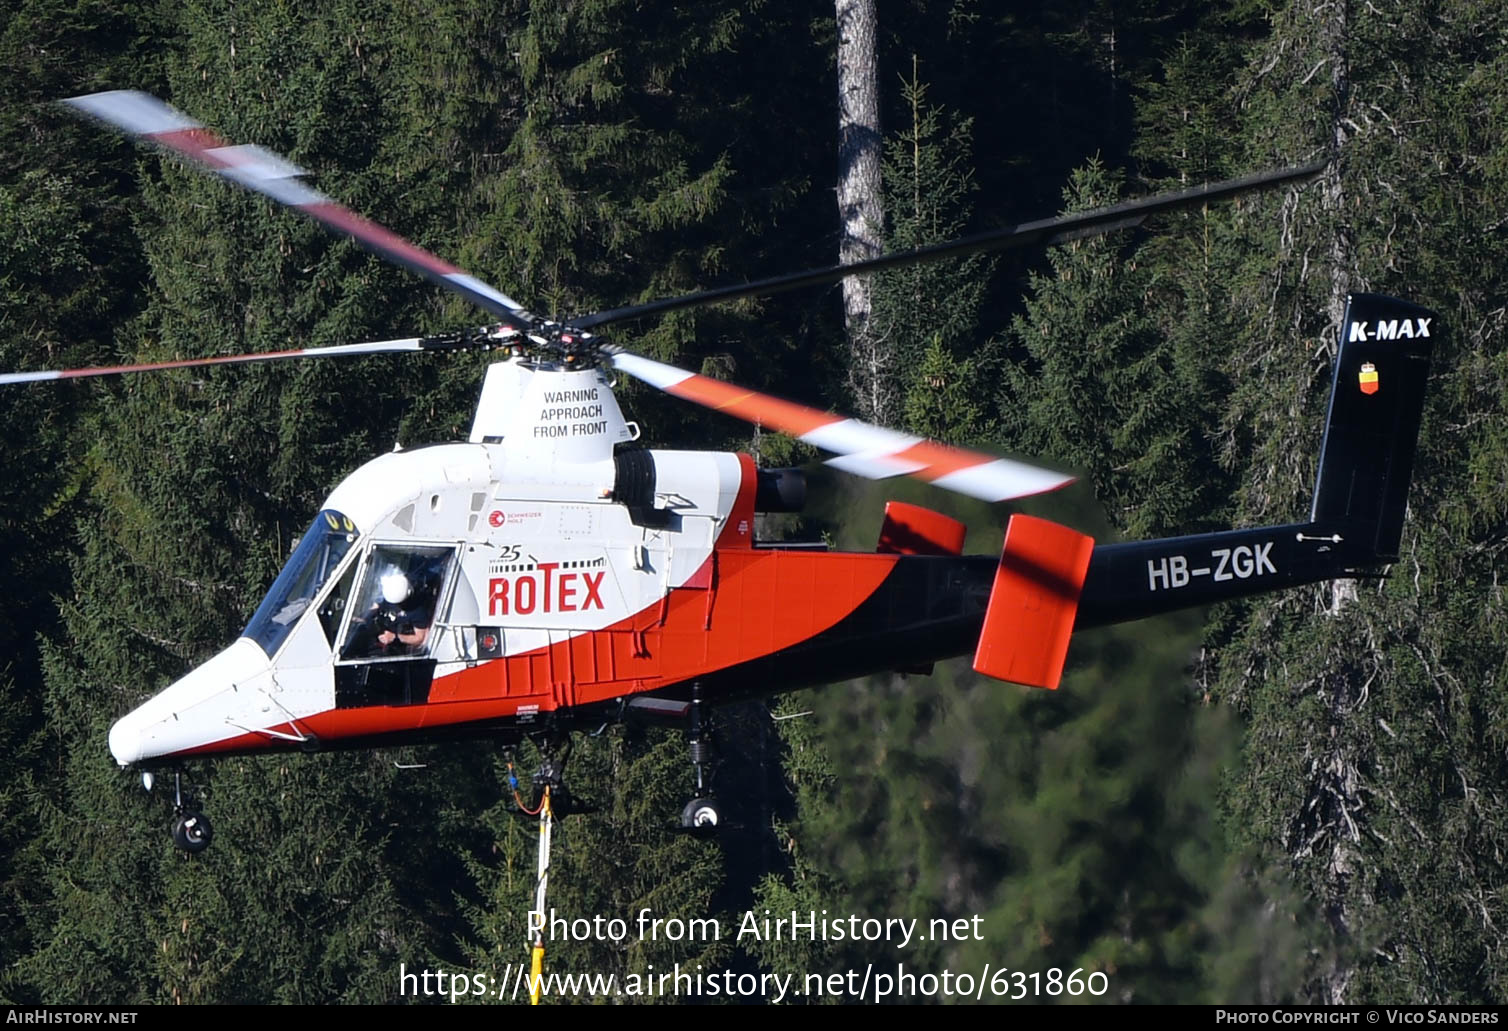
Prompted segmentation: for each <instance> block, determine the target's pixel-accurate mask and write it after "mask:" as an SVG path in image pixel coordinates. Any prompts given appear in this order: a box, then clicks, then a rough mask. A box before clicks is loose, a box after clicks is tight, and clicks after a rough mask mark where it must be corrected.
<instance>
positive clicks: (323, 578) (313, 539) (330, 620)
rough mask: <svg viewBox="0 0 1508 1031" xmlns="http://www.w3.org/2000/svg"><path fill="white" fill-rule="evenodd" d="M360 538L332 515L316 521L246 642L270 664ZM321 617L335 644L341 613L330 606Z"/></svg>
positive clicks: (343, 520) (338, 515) (247, 633)
mask: <svg viewBox="0 0 1508 1031" xmlns="http://www.w3.org/2000/svg"><path fill="white" fill-rule="evenodd" d="M357 536H358V534H357V531H356V525H355V524H354V523H352V522H351V520H350V519H348V518H346V517H345V516H344V515H342V514H341V513H339V512H336V511H334V510H333V509H326V510H325V511H323V512H321V513H319V515H317V516H315V517H314V522H313V524H311V525H310V527H309V529H308V530H307V531H306V532H305V533H304V536H303V537H302V538H300V540H299V542H298V546H297V547H295V548H294V549H293V554H292V555H291V556H290V557H289V559H288V564H287V565H285V566H284V567H283V571H282V572H281V573H279V574H278V578H277V579H276V580H274V581H273V584H272V589H271V590H269V591H268V592H267V597H266V598H264V599H262V604H261V605H259V606H257V611H256V613H255V614H254V615H253V616H252V617H251V622H250V623H248V624H246V629H245V631H243V632H242V634H241V636H242V637H248V638H250V639H251V640H252V641H254V642H256V644H257V645H258V646H259V647H260V648H261V649H262V651H264V652H266V653H267V657H268V658H271V657H272V656H273V655H274V654H275V653H276V652H277V650H278V649H279V648H281V647H282V645H283V642H284V641H286V640H287V639H288V635H289V634H290V633H292V632H293V628H294V627H295V626H296V625H298V621H299V617H301V616H302V615H303V614H304V613H305V611H307V610H308V608H309V606H310V605H311V604H313V602H314V599H315V598H317V597H319V593H320V591H322V590H323V589H324V586H325V584H326V583H327V582H328V581H329V579H330V577H331V576H332V575H333V574H334V573H335V571H336V570H337V569H338V568H339V567H340V563H341V560H342V559H343V558H345V557H346V554H347V552H349V551H350V550H351V548H352V546H353V545H355V543H356V538H357ZM340 593H341V592H339V591H337V592H336V594H340ZM320 616H321V621H322V622H323V623H324V625H325V634H326V636H328V637H330V638H332V640H333V638H334V634H335V629H336V624H337V623H338V622H339V619H340V611H339V607H338V606H337V607H336V608H335V609H334V610H333V611H332V610H331V606H330V604H329V603H328V602H327V603H326V605H325V609H324V611H322V612H321V613H320Z"/></svg>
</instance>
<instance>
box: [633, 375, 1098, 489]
mask: <svg viewBox="0 0 1508 1031" xmlns="http://www.w3.org/2000/svg"><path fill="white" fill-rule="evenodd" d="M612 361H613V367H614V368H616V369H618V370H619V371H621V372H625V373H627V374H628V375H630V376H633V377H634V378H636V379H641V380H643V381H644V382H645V383H648V384H649V385H650V386H653V387H658V388H659V389H660V390H663V391H665V392H666V393H667V394H670V395H672V396H674V397H679V398H683V399H685V400H687V401H693V402H695V403H696V404H699V405H702V406H704V407H706V408H711V409H713V410H714V411H718V412H726V413H728V414H729V415H733V416H737V417H738V418H740V419H743V420H745V421H747V422H751V423H756V424H758V425H760V426H767V427H770V428H772V429H776V430H779V431H781V432H782V433H789V434H790V435H791V436H793V437H796V438H798V439H800V440H804V441H806V442H807V443H808V444H812V445H815V446H816V447H819V448H821V449H822V450H824V451H833V452H836V453H837V456H838V457H836V458H832V459H828V463H827V464H828V465H831V466H834V467H835V468H838V469H842V470H844V471H845V472H850V473H855V474H857V475H859V476H865V477H868V478H869V479H871V480H884V479H889V478H890V477H892V476H914V477H916V478H917V479H919V480H925V481H927V482H928V483H932V484H935V485H936V486H938V487H945V488H947V489H948V490H952V491H957V492H958V493H960V494H967V495H969V496H970V497H974V498H980V499H981V500H984V501H1009V500H1011V499H1012V498H1024V497H1028V496H1030V495H1032V494H1042V493H1045V492H1046V491H1050V490H1057V489H1058V488H1059V487H1063V486H1066V485H1068V484H1070V483H1072V482H1073V479H1074V478H1073V477H1072V476H1068V475H1065V474H1063V473H1060V472H1055V471H1053V470H1051V469H1043V468H1040V467H1038V466H1035V465H1029V464H1028V463H1026V462H1016V461H1012V460H1011V459H1008V458H995V457H993V456H991V455H983V454H980V453H978V452H977V451H968V450H965V449H964V448H958V447H952V446H950V445H947V444H939V443H937V442H936V441H932V440H927V439H925V438H923V437H916V436H912V435H910V434H907V433H899V432H897V431H895V430H887V429H884V428H883V427H880V426H872V425H870V424H869V423H867V422H860V421H859V420H858V419H849V418H846V417H844V416H841V415H834V414H833V413H831V412H822V411H818V410H817V409H815V408H808V407H806V406H805V405H799V404H795V403H793V402H791V401H782V400H780V399H779V398H777V397H771V396H770V395H769V394H761V393H759V392H758V391H755V390H749V389H747V388H746V387H740V386H737V385H735V384H732V383H724V382H723V381H721V380H715V379H711V378H709V377H707V376H701V375H698V374H696V373H694V372H687V371H686V370H685V369H678V368H676V367H675V366H674V365H666V364H664V363H663V362H657V361H653V360H651V359H649V358H643V357H640V356H639V355H636V354H629V353H628V352H626V351H618V352H614V353H613V355H612Z"/></svg>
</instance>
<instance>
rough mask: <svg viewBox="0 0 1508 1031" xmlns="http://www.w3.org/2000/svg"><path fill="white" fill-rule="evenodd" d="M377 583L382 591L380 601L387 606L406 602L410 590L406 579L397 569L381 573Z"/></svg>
mask: <svg viewBox="0 0 1508 1031" xmlns="http://www.w3.org/2000/svg"><path fill="white" fill-rule="evenodd" d="M378 583H379V586H380V588H381V591H382V600H383V601H385V602H387V603H388V604H389V605H398V604H401V603H402V602H404V601H406V600H407V599H408V596H409V592H410V590H411V589H412V588H411V587H410V586H409V582H408V577H407V576H405V575H404V574H403V573H402V572H401V571H400V570H397V569H392V570H389V571H388V572H386V573H383V574H382V579H381V580H380V581H378Z"/></svg>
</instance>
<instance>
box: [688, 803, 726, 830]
mask: <svg viewBox="0 0 1508 1031" xmlns="http://www.w3.org/2000/svg"><path fill="white" fill-rule="evenodd" d="M722 822H723V810H722V807H721V806H720V805H718V803H717V800H716V799H712V798H693V799H692V800H691V801H689V802H687V803H686V808H685V809H682V810H681V828H682V829H683V830H688V831H690V832H691V833H693V834H696V835H699V836H701V837H709V836H710V835H712V834H715V833H716V832H717V828H718V825H719V824H721V823H722Z"/></svg>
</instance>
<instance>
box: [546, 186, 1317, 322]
mask: <svg viewBox="0 0 1508 1031" xmlns="http://www.w3.org/2000/svg"><path fill="white" fill-rule="evenodd" d="M1324 167H1325V162H1323V161H1317V162H1313V163H1311V164H1307V165H1301V166H1299V167H1296V168H1285V169H1282V170H1280V171H1276V172H1259V173H1257V174H1255V175H1248V176H1245V177H1243V178H1241V179H1230V180H1227V181H1226V182H1223V183H1212V184H1208V185H1205V186H1195V187H1193V188H1192V189H1188V190H1179V191H1177V192H1175V193H1161V194H1158V195H1157V196H1155V197H1144V198H1141V199H1140V200H1130V201H1125V202H1124V203H1121V204H1116V205H1113V206H1112V207H1108V208H1097V209H1095V210H1094V211H1080V212H1075V213H1073V214H1071V215H1060V216H1057V217H1055V218H1044V219H1039V220H1037V221H1035V222H1022V223H1020V224H1019V225H1014V226H1007V227H1005V228H1003V229H994V230H991V231H989V232H986V233H978V234H975V235H974V236H966V237H963V238H962V239H959V240H951V241H949V242H947V243H937V244H931V245H930V246H927V247H918V248H916V249H915V250H910V251H898V252H897V253H895V254H884V255H881V256H880V257H878V258H870V259H869V260H867V261H856V262H854V263H853V264H851V265H830V266H828V267H827V268H819V269H812V270H810V271H808V272H796V273H791V274H788V275H782V276H771V277H769V278H768V279H756V280H754V281H753V282H750V283H737V284H732V285H729V286H723V287H717V288H715V289H712V290H703V291H700V292H698V293H694V294H683V295H682V296H680V297H667V298H664V299H663V300H658V301H648V302H646V303H644V304H631V305H628V306H626V307H623V308H612V309H610V310H608V311H600V312H597V313H595V314H592V315H583V316H581V317H579V318H574V319H569V320H567V325H569V326H571V327H572V328H574V329H594V328H596V327H597V326H604V325H607V324H608V323H610V322H623V321H625V320H627V319H638V318H643V317H644V316H646V315H659V314H661V313H663V312H667V311H676V310H679V309H681V308H692V307H697V306H699V305H704V304H717V303H719V302H721V301H735V300H738V299H739V298H743V297H768V296H770V295H772V294H781V293H785V292H786V291H788V290H800V289H801V288H803V287H808V286H820V285H821V284H823V283H833V282H836V281H837V280H840V279H843V278H845V277H847V276H854V275H860V274H862V273H866V272H882V271H885V270H886V269H893V268H902V267H904V266H906V265H917V264H921V263H923V262H930V261H942V260H943V259H945V258H961V257H964V256H966V255H970V254H979V253H982V252H984V251H999V250H1006V249H1009V248H1017V247H1030V246H1043V247H1047V246H1050V245H1052V244H1057V243H1066V242H1068V241H1069V240H1077V239H1080V238H1081V237H1085V236H1094V235H1098V234H1100V233H1108V232H1111V231H1112V230H1115V229H1124V228H1127V227H1129V226H1134V225H1138V224H1140V223H1141V222H1142V220H1144V219H1146V218H1148V217H1150V216H1152V215H1156V214H1160V213H1162V212H1165V211H1174V210H1177V209H1179V208H1187V207H1194V206H1196V205H1199V204H1205V203H1208V202H1209V201H1212V200H1220V199H1223V198H1225V197H1231V196H1234V195H1236V194H1239V193H1246V192H1248V191H1251V190H1258V189H1265V188H1267V187H1272V186H1277V185H1279V184H1280V183H1286V182H1291V181H1295V180H1299V179H1307V178H1310V177H1312V176H1314V175H1317V174H1318V173H1319V172H1320V171H1321V170H1322V169H1323V168H1324Z"/></svg>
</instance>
